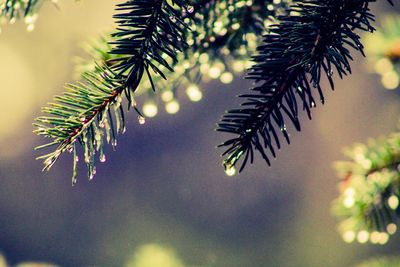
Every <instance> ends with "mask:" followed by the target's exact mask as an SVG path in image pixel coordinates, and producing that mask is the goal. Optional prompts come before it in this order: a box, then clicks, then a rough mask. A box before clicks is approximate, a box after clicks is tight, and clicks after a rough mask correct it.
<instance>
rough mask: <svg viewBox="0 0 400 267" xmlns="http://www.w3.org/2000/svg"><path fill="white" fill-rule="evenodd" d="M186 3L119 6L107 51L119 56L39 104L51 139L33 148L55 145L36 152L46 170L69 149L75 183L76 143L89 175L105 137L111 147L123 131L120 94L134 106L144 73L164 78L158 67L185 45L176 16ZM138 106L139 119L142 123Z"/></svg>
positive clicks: (42, 129)
mask: <svg viewBox="0 0 400 267" xmlns="http://www.w3.org/2000/svg"><path fill="white" fill-rule="evenodd" d="M186 8H187V4H186V1H183V0H177V1H174V3H171V1H167V0H152V1H149V0H129V1H126V2H125V3H122V4H119V5H118V7H117V11H118V14H117V15H115V18H116V19H117V24H118V28H117V31H116V32H115V33H114V34H113V37H114V38H115V41H114V42H113V43H112V46H113V48H112V50H111V53H113V54H118V55H120V56H121V57H118V58H115V59H113V60H112V61H109V62H108V64H106V65H103V66H101V67H98V68H97V69H96V70H95V71H94V72H87V73H85V74H84V75H83V82H81V83H78V84H77V85H67V87H66V89H67V92H65V93H64V95H62V96H58V97H55V101H56V102H55V103H51V104H50V105H49V107H47V108H44V109H43V112H44V113H47V114H49V115H51V116H44V117H40V118H38V119H37V121H38V122H39V123H38V124H36V126H37V129H36V131H35V132H36V133H37V134H39V135H43V136H46V137H48V138H51V139H52V141H51V142H50V143H48V144H45V145H43V146H40V147H38V148H37V149H42V148H47V147H52V146H57V148H56V150H55V151H54V152H51V153H49V154H47V155H44V156H41V157H39V159H43V160H44V170H49V169H50V168H51V167H52V166H53V164H54V163H55V162H56V161H57V159H58V158H59V157H60V155H61V154H62V153H64V152H65V151H70V152H73V153H74V175H73V178H72V182H73V184H75V183H76V162H77V157H78V156H77V142H78V143H80V145H81V146H82V148H83V151H84V159H85V163H86V165H87V167H88V177H89V178H90V179H92V178H93V176H94V174H95V173H96V169H95V154H96V153H97V152H99V154H100V155H99V160H100V161H102V162H103V161H105V156H104V153H103V145H104V143H105V141H104V140H103V139H104V138H105V139H106V141H107V143H109V142H111V144H112V145H113V146H114V147H115V146H116V134H117V133H122V132H124V129H125V127H124V125H125V120H124V118H125V116H124V110H123V108H122V106H121V102H122V96H121V95H122V94H123V93H124V94H125V95H126V96H127V100H128V103H129V106H133V107H134V108H135V109H136V106H135V102H134V98H133V94H134V92H135V91H136V89H137V87H138V85H139V84H140V82H141V80H142V78H143V76H144V75H145V73H146V75H147V76H148V77H149V79H151V75H159V76H161V77H163V78H165V75H164V74H163V73H162V72H161V71H160V66H163V67H164V68H166V69H168V70H169V71H172V68H171V67H170V63H169V62H168V61H167V60H170V61H172V62H175V61H176V60H177V53H178V51H181V50H182V48H183V47H185V46H186V44H185V38H184V35H183V34H184V28H185V27H186V25H185V24H184V23H183V20H182V18H181V17H180V15H179V14H180V13H179V11H180V12H181V11H182V10H183V9H186ZM178 10H179V11H178ZM152 61H153V62H157V63H158V66H156V65H155V64H154V63H153V62H152ZM136 111H137V112H138V113H139V123H144V118H143V117H142V116H141V115H140V112H139V111H138V110H137V109H136Z"/></svg>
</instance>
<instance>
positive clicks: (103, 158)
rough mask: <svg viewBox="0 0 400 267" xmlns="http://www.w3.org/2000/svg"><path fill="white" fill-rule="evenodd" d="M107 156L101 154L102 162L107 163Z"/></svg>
mask: <svg viewBox="0 0 400 267" xmlns="http://www.w3.org/2000/svg"><path fill="white" fill-rule="evenodd" d="M106 160H107V159H106V155H105V154H101V155H100V162H106Z"/></svg>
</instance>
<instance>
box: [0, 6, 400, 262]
mask: <svg viewBox="0 0 400 267" xmlns="http://www.w3.org/2000/svg"><path fill="white" fill-rule="evenodd" d="M117 2H118V1H112V0H109V1H98V0H97V1H96V0H85V1H82V2H80V3H79V4H77V3H74V2H73V1H62V2H60V9H59V10H58V9H57V8H55V7H54V6H53V5H51V4H47V5H44V6H43V8H42V10H41V11H40V15H39V18H38V20H37V23H36V24H35V30H34V31H33V32H27V31H26V25H25V24H24V23H23V22H17V23H15V24H14V25H8V26H6V27H3V28H2V33H1V34H0V58H1V60H0V95H1V99H2V103H1V105H0V252H1V253H3V254H4V256H5V257H6V258H7V261H8V263H10V264H16V263H19V262H21V261H42V262H51V263H54V264H57V265H59V266H133V267H147V266H149V267H154V266H157V267H158V266H159V267H161V266H162V267H182V266H187V267H191V266H198V267H200V266H201V267H203V266H204V267H262V266H288V267H303V266H304V267H314V266H315V267H320V266H327V267H329V266H340V267H342V266H352V265H354V264H356V263H358V262H360V261H362V260H365V259H367V258H369V257H373V256H381V255H396V252H398V251H399V249H400V237H399V236H394V237H393V238H392V239H391V240H390V241H389V243H388V244H387V245H386V246H383V247H382V246H374V245H360V244H357V243H354V244H345V243H344V242H343V241H342V239H341V237H340V235H339V234H338V232H337V230H336V219H335V218H333V217H332V216H331V211H330V204H331V201H332V200H333V199H334V198H336V196H337V194H338V193H337V183H338V180H337V178H336V177H335V173H334V171H333V168H332V162H333V161H335V160H337V159H342V158H343V157H342V155H341V148H342V147H344V146H348V145H351V144H352V143H354V142H364V141H365V140H366V139H367V138H368V137H378V136H380V135H383V134H388V133H390V132H392V131H394V130H396V125H397V122H398V118H399V115H400V105H399V103H400V95H399V93H398V92H396V91H393V90H383V89H382V85H381V83H380V80H379V77H378V76H377V75H375V74H371V73H369V72H368V66H367V64H366V61H365V60H364V59H363V58H362V57H360V56H358V55H357V56H356V61H355V64H354V69H353V73H354V74H353V75H352V76H351V77H348V78H346V79H345V80H343V81H341V80H339V79H336V80H337V85H336V88H337V89H336V92H334V93H332V92H330V91H328V90H326V96H327V104H326V105H325V106H324V107H321V106H319V107H318V108H317V109H316V110H315V111H314V114H313V120H312V121H309V120H307V118H306V116H304V115H305V114H303V119H302V122H303V129H304V130H303V131H302V132H300V133H297V132H294V131H293V130H292V131H291V133H292V145H290V146H287V145H286V146H285V147H284V148H283V149H282V151H280V152H279V157H278V159H277V160H276V161H274V162H273V165H272V167H271V168H268V167H267V165H266V164H265V163H264V162H263V161H262V160H261V159H259V160H257V161H256V163H255V164H254V165H253V166H251V167H250V166H249V167H248V168H247V169H246V170H245V171H244V172H243V173H242V174H240V175H238V176H234V177H227V176H226V175H225V173H224V171H223V168H222V167H221V165H220V163H221V158H220V156H219V154H220V153H221V151H220V150H217V149H216V148H215V146H216V145H217V144H219V143H220V142H222V141H224V140H225V137H226V136H224V135H223V134H220V133H217V132H215V131H214V128H215V123H216V122H217V121H218V119H219V117H220V115H221V114H222V113H223V112H224V110H226V109H228V108H232V107H235V106H236V105H238V103H239V101H238V100H237V99H236V98H235V95H237V94H239V93H241V92H244V91H246V90H247V88H248V87H249V83H248V82H247V81H245V80H243V79H242V78H241V77H236V78H235V80H234V82H233V83H232V84H231V85H229V86H226V85H221V84H220V83H218V82H211V83H208V84H206V85H203V88H204V89H205V90H204V99H203V100H202V101H200V102H198V103H189V101H186V102H185V101H182V102H181V109H180V111H179V112H178V113H177V114H175V115H169V114H166V113H162V114H160V115H159V116H157V117H155V118H152V119H147V120H146V124H145V125H140V126H139V125H138V123H137V119H136V117H137V116H136V115H135V114H128V125H127V126H128V127H127V133H126V134H125V135H124V136H121V137H120V138H119V140H118V149H117V150H116V151H115V152H113V151H112V149H111V148H108V149H109V151H107V153H106V154H107V156H108V158H107V159H108V160H107V164H100V165H98V166H97V175H96V177H95V179H94V180H93V181H91V182H88V181H87V180H86V173H85V167H84V166H81V168H80V175H79V177H78V184H77V185H76V186H75V187H71V173H72V166H71V165H72V164H71V160H72V159H71V157H69V155H64V156H63V157H62V159H61V160H60V161H59V162H58V163H57V164H56V165H55V166H54V167H53V169H52V170H51V171H50V172H45V173H42V172H41V167H42V165H41V162H39V161H35V157H36V156H38V154H37V153H35V152H34V151H33V147H35V146H36V145H39V144H42V143H43V141H44V140H41V139H40V138H39V137H37V136H35V135H33V134H32V130H33V127H32V126H31V125H32V122H33V120H34V118H35V117H37V116H38V115H39V114H40V108H41V107H42V106H44V105H45V104H46V103H47V102H49V101H50V100H51V98H52V96H53V95H55V94H60V93H61V92H62V91H63V84H64V83H65V82H68V81H72V73H73V66H74V64H73V58H74V57H75V56H77V55H80V54H82V53H83V52H82V50H81V48H80V44H81V43H82V42H85V41H86V40H87V39H88V38H94V37H96V36H97V35H98V34H99V33H102V32H104V30H106V29H108V28H110V27H112V25H113V20H112V15H113V8H114V5H115V4H116V3H117ZM374 7H375V8H376V10H375V11H376V14H377V15H378V16H379V15H380V14H383V12H385V11H392V12H394V10H389V8H390V7H388V6H387V5H386V3H385V5H383V4H382V7H379V5H378V4H376V5H374ZM385 8H386V10H385ZM326 87H327V86H326ZM0 265H1V263H0Z"/></svg>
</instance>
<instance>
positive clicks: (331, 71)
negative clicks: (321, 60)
mask: <svg viewBox="0 0 400 267" xmlns="http://www.w3.org/2000/svg"><path fill="white" fill-rule="evenodd" d="M332 75H333V70H332V69H329V70H328V76H329V77H332Z"/></svg>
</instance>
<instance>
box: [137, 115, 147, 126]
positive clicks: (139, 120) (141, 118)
mask: <svg viewBox="0 0 400 267" xmlns="http://www.w3.org/2000/svg"><path fill="white" fill-rule="evenodd" d="M138 122H139V124H142V125H143V124H145V123H146V119H145V118H144V117H143V116H141V115H139V116H138Z"/></svg>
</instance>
